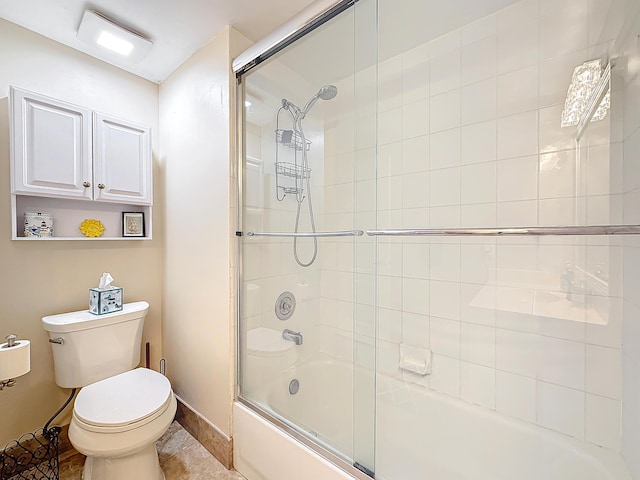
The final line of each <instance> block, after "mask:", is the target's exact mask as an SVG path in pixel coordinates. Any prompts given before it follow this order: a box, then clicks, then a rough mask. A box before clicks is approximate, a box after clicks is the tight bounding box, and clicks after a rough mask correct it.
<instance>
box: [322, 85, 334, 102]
mask: <svg viewBox="0 0 640 480" xmlns="http://www.w3.org/2000/svg"><path fill="white" fill-rule="evenodd" d="M317 95H318V96H319V97H320V98H321V99H322V100H331V99H333V98H335V97H336V95H338V87H336V86H335V85H325V86H324V87H322V88H321V89H320V90H318V93H317Z"/></svg>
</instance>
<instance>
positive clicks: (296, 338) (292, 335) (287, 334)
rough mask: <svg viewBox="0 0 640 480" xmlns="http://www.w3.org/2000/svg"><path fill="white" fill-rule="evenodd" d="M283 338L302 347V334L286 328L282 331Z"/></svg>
mask: <svg viewBox="0 0 640 480" xmlns="http://www.w3.org/2000/svg"><path fill="white" fill-rule="evenodd" d="M282 338H284V339H285V340H290V341H292V342H293V343H295V344H296V345H302V334H301V333H300V332H294V331H293V330H289V329H288V328H285V329H284V330H283V331H282Z"/></svg>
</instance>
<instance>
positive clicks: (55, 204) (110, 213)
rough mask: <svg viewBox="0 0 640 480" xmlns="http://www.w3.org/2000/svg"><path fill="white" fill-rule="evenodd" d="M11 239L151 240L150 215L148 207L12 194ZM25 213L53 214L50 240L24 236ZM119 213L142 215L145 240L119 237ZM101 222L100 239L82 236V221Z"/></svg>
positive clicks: (120, 234) (120, 216)
mask: <svg viewBox="0 0 640 480" xmlns="http://www.w3.org/2000/svg"><path fill="white" fill-rule="evenodd" d="M12 204H13V205H12V212H13V214H12V224H13V225H12V230H11V232H12V233H11V238H12V240H25V241H30V242H32V241H35V242H39V241H56V240H85V241H86V240H89V241H95V240H150V239H151V238H152V236H151V233H152V226H151V213H152V209H151V207H149V206H142V205H129V204H124V203H107V202H95V201H83V200H68V199H60V198H48V197H37V196H30V195H12ZM25 212H43V213H44V212H46V213H52V214H53V234H54V236H53V237H40V238H38V237H25V236H24V214H25ZM122 212H143V213H144V222H145V236H144V237H123V236H122ZM89 218H92V219H96V220H100V222H102V224H103V225H104V227H105V230H104V233H103V235H102V236H101V237H85V236H84V235H83V234H82V232H81V231H80V224H81V223H82V222H83V221H84V220H85V219H89Z"/></svg>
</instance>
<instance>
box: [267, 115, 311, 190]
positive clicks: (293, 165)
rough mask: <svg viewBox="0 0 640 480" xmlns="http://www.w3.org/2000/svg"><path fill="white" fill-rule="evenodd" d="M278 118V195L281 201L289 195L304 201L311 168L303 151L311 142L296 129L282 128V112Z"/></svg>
mask: <svg viewBox="0 0 640 480" xmlns="http://www.w3.org/2000/svg"><path fill="white" fill-rule="evenodd" d="M281 111H282V109H281V110H280V111H279V112H278V116H277V120H276V131H275V134H276V161H275V169H276V197H277V199H278V200H279V201H282V200H284V198H285V197H286V196H287V195H296V197H297V199H298V201H299V202H300V201H302V198H303V194H304V188H303V181H305V180H306V179H307V178H310V177H311V169H310V168H306V167H305V166H304V163H303V161H302V155H301V154H302V152H308V151H309V148H310V147H311V142H310V141H309V140H307V139H303V138H302V136H301V135H300V134H298V133H297V132H296V131H295V130H293V129H291V130H287V129H282V128H280V112H281ZM285 159H286V160H289V161H286V160H285Z"/></svg>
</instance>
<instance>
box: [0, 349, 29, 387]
mask: <svg viewBox="0 0 640 480" xmlns="http://www.w3.org/2000/svg"><path fill="white" fill-rule="evenodd" d="M7 345H8V344H7V343H3V344H2V345H0V380H8V379H9V378H16V377H19V376H20V375H24V374H25V373H28V372H29V370H31V342H29V340H17V341H16V344H15V345H14V346H12V347H9V346H7Z"/></svg>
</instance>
